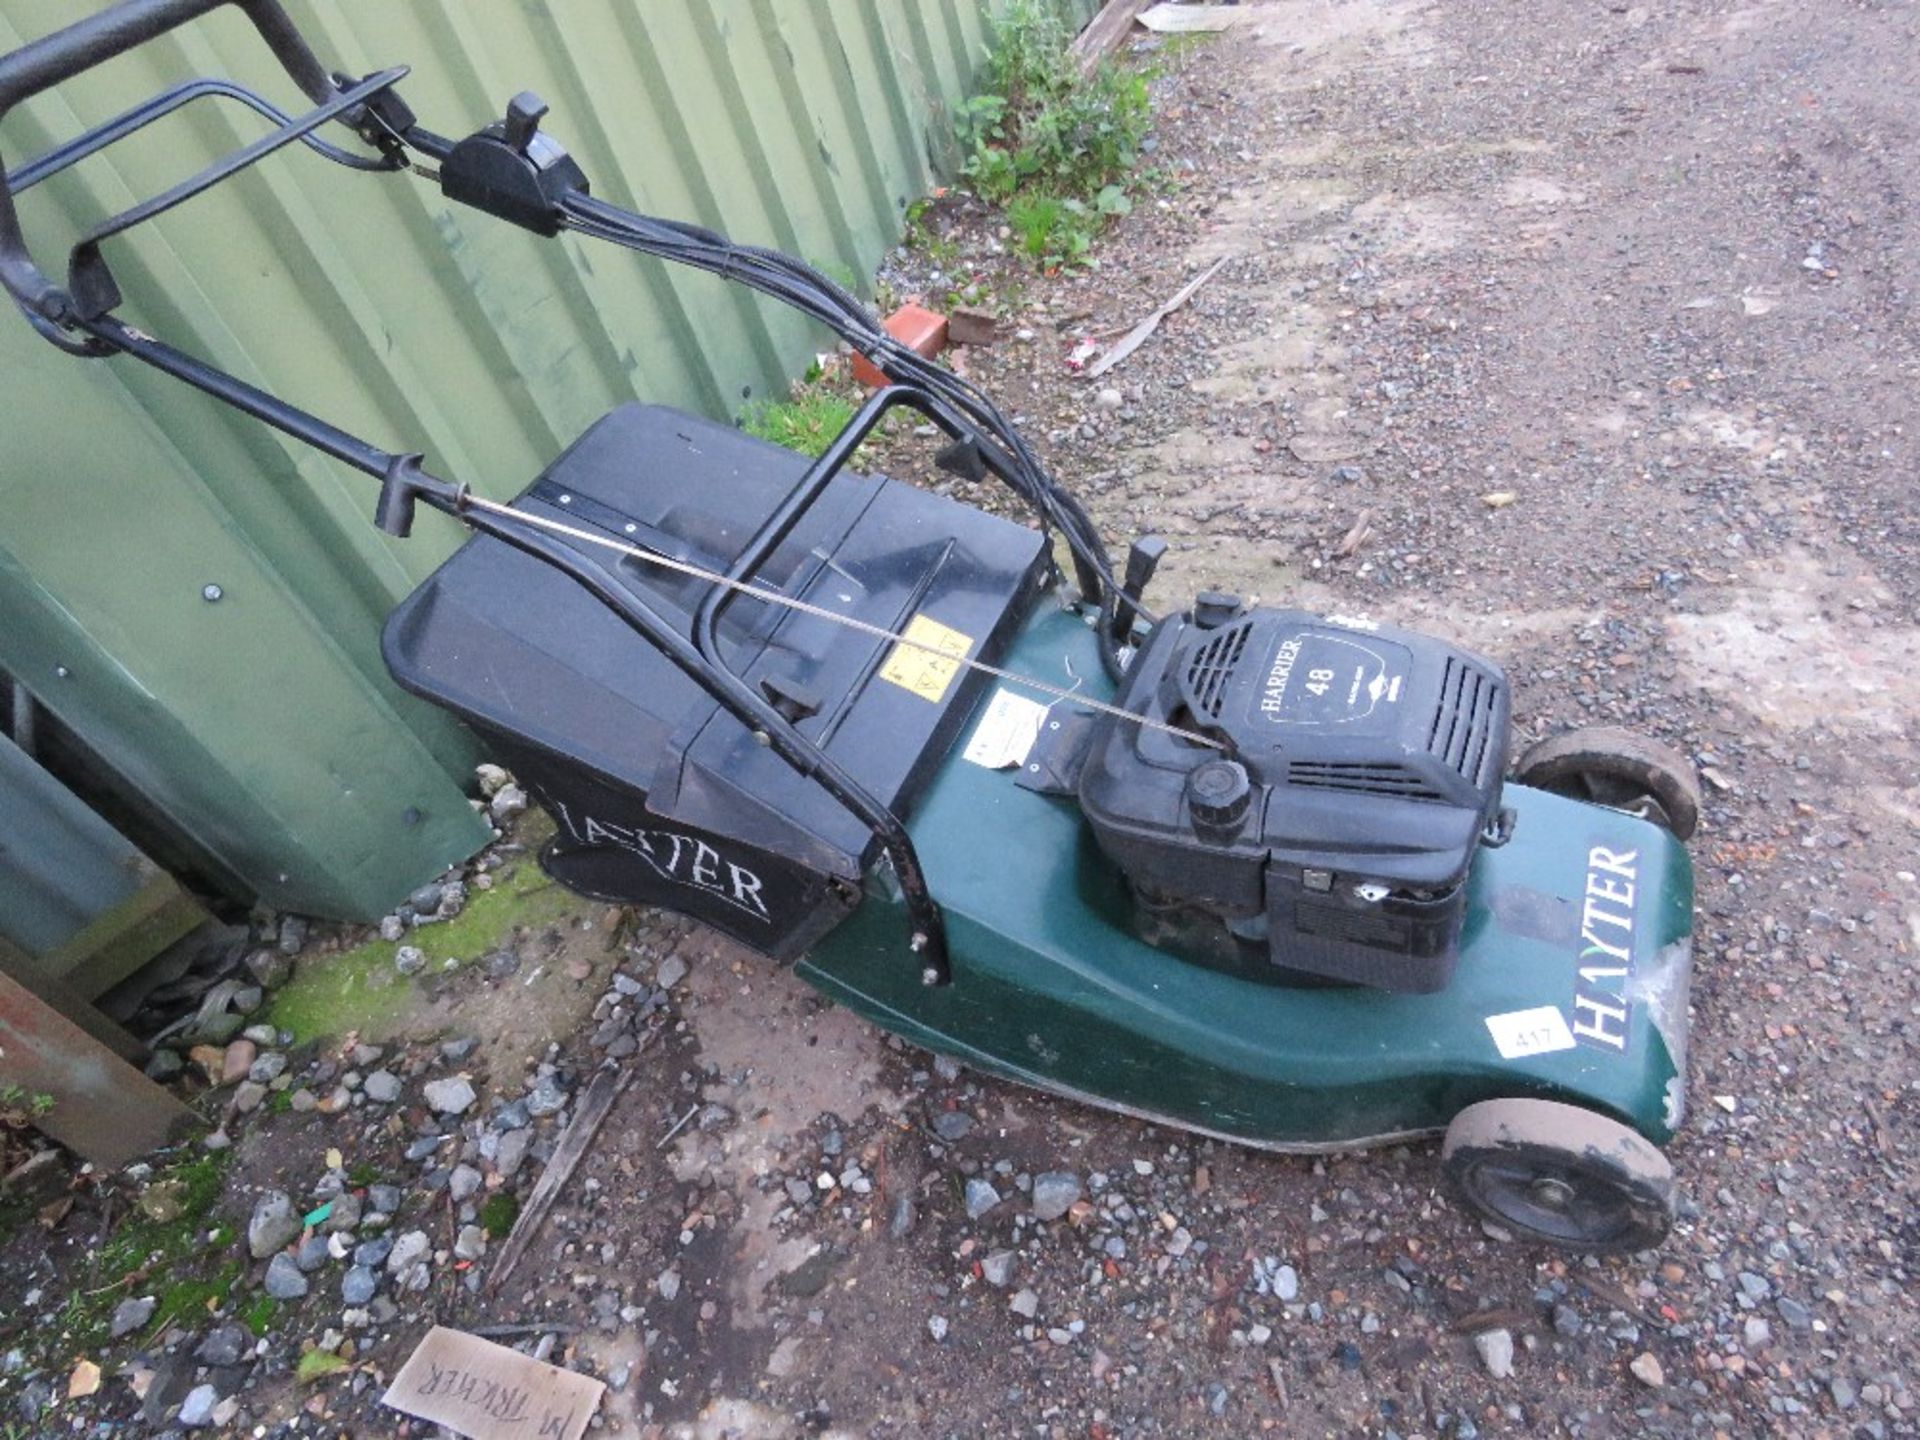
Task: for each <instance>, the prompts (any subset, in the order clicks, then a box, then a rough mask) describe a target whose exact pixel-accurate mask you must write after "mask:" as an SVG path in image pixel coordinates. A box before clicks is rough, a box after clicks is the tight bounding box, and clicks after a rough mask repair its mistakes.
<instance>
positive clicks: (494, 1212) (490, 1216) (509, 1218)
mask: <svg viewBox="0 0 1920 1440" xmlns="http://www.w3.org/2000/svg"><path fill="white" fill-rule="evenodd" d="M519 1218H520V1202H519V1201H518V1200H516V1199H515V1198H514V1197H513V1196H511V1195H509V1194H507V1192H506V1191H504V1190H496V1191H494V1192H493V1194H491V1195H489V1196H488V1197H487V1200H486V1203H485V1204H484V1205H482V1206H481V1207H480V1228H481V1229H482V1230H485V1231H486V1232H487V1235H488V1236H489V1237H490V1238H491V1239H494V1240H503V1239H505V1238H506V1236H507V1234H508V1232H509V1231H511V1230H512V1229H513V1222H514V1221H516V1220H518V1219H519Z"/></svg>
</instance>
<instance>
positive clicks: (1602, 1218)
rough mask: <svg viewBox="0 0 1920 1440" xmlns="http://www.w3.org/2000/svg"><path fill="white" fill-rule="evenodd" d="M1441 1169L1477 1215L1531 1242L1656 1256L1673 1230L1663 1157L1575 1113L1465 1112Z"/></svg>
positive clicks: (1595, 1118) (1485, 1105)
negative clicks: (1653, 1252)
mask: <svg viewBox="0 0 1920 1440" xmlns="http://www.w3.org/2000/svg"><path fill="white" fill-rule="evenodd" d="M1440 1161H1441V1164H1442V1165H1443V1166H1444V1167H1445V1168H1446V1172H1447V1174H1448V1176H1449V1177H1450V1178H1451V1179H1452V1180H1453V1182H1454V1183H1455V1184H1456V1185H1458V1186H1459V1187H1460V1189H1461V1191H1462V1192H1464V1193H1465V1195H1466V1197H1467V1199H1468V1200H1469V1201H1470V1202H1471V1203H1472V1204H1473V1207H1474V1208H1475V1209H1476V1210H1478V1211H1479V1212H1480V1213H1481V1214H1482V1215H1485V1216H1486V1217H1487V1218H1488V1219H1491V1220H1493V1221H1495V1222H1496V1223H1498V1224H1500V1225H1504V1226H1506V1227H1507V1228H1508V1229H1510V1230H1514V1231H1517V1232H1519V1233H1521V1234H1523V1235H1525V1236H1527V1237H1528V1238H1529V1239H1533V1240H1544V1241H1546V1242H1548V1243H1549V1244H1553V1245H1559V1246H1562V1247H1564V1248H1566V1249H1569V1250H1581V1251H1586V1252H1588V1253H1591V1254H1601V1255H1612V1254H1627V1253H1631V1252H1633V1251H1638V1250H1651V1249H1652V1248H1653V1247H1654V1246H1656V1245H1658V1244H1659V1243H1660V1242H1661V1241H1662V1240H1664V1239H1665V1238H1666V1236H1667V1232H1668V1231H1669V1230H1670V1229H1671V1228H1672V1227H1673V1167H1672V1166H1671V1165H1669V1164H1668V1163H1667V1158H1666V1156H1664V1155H1662V1154H1661V1153H1660V1152H1659V1151H1658V1150H1657V1149H1655V1148H1654V1147H1653V1146H1652V1145H1650V1144H1648V1143H1647V1142H1646V1141H1645V1140H1644V1139H1642V1138H1641V1137H1640V1136H1639V1135H1638V1134H1637V1133H1635V1132H1634V1131H1632V1130H1630V1129H1628V1128H1627V1127H1626V1126H1625V1125H1622V1124H1620V1123H1619V1122H1618V1121H1617V1120H1610V1119H1608V1118H1607V1117H1606V1116H1604V1115H1601V1114H1597V1113H1596V1112H1594V1111H1592V1110H1584V1109H1582V1108H1581V1107H1579V1106H1577V1105H1563V1104H1560V1103H1559V1102H1557V1101H1553V1100H1486V1101H1482V1102H1481V1103H1480V1104H1478V1105H1469V1106H1468V1107H1467V1108H1466V1109H1465V1110H1462V1111H1461V1112H1460V1113H1459V1114H1458V1115H1457V1116H1455V1117H1454V1120H1453V1123H1452V1124H1451V1125H1449V1126H1448V1127H1447V1138H1446V1141H1445V1143H1444V1144H1443V1145H1442V1146H1441V1149H1440Z"/></svg>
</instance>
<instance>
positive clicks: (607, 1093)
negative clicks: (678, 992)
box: [487, 1031, 652, 1290]
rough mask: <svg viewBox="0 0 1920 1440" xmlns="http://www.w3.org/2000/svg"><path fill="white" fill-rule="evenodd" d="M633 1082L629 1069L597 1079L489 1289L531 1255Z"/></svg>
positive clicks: (509, 1242) (507, 1246)
mask: <svg viewBox="0 0 1920 1440" xmlns="http://www.w3.org/2000/svg"><path fill="white" fill-rule="evenodd" d="M651 1033H652V1032H651V1031H649V1032H648V1033H647V1035H643V1036H641V1039H640V1048H639V1049H638V1050H636V1051H635V1052H634V1054H635V1055H636V1056H638V1055H641V1054H644V1053H646V1048H647V1040H648V1037H649V1036H650V1035H651ZM632 1078H633V1071H631V1070H628V1069H625V1068H615V1069H611V1070H602V1071H600V1073H599V1074H597V1075H595V1076H594V1077H593V1081H592V1083H591V1084H589V1085H588V1086H587V1093H586V1097H585V1098H584V1099H583V1100H581V1102H580V1108H579V1109H578V1110H575V1111H574V1112H573V1119H571V1120H569V1121H568V1122H567V1129H566V1133H565V1134H563V1135H562V1136H561V1137H560V1143H559V1144H558V1145H556V1146H554V1147H553V1158H552V1159H551V1160H549V1161H547V1168H546V1169H545V1170H542V1171H541V1172H540V1178H539V1179H538V1180H537V1181H535V1182H534V1186H533V1193H532V1194H531V1195H529V1196H528V1197H527V1203H526V1204H525V1205H524V1206H522V1207H521V1210H520V1218H519V1219H517V1220H515V1221H514V1223H513V1232H512V1233H511V1234H510V1235H508V1236H507V1243H506V1244H504V1245H502V1246H501V1247H500V1254H499V1256H498V1258H497V1259H495V1261H494V1264H493V1273H492V1274H491V1275H489V1276H488V1277H487V1288H488V1289H490V1290H492V1289H498V1288H499V1287H500V1285H502V1284H503V1283H504V1282H505V1281H506V1278H507V1276H508V1275H510V1274H512V1273H513V1267H514V1266H516V1265H518V1264H519V1263H520V1257H521V1256H523V1255H525V1254H526V1253H527V1247H528V1246H529V1245H531V1244H532V1243H533V1237H534V1236H535V1235H536V1234H538V1233H539V1230H540V1226H541V1224H542V1223H543V1222H545V1220H546V1218H547V1211H549V1210H551V1209H552V1208H553V1202H554V1200H555V1198H556V1197H557V1196H558V1195H559V1194H560V1191H561V1189H562V1188H564V1187H565V1185H566V1183H567V1180H568V1179H569V1178H570V1177H571V1176H572V1174H573V1172H574V1167H576V1166H577V1165H579V1163H580V1161H581V1159H582V1157H584V1156H585V1155H586V1153H587V1147H588V1146H589V1145H591V1144H593V1137H594V1136H595V1135H597V1134H599V1133H600V1125H601V1123H602V1122H603V1121H604V1120H605V1119H606V1118H607V1112H608V1111H610V1110H612V1109H613V1102H614V1101H615V1100H617V1099H619V1098H620V1092H621V1091H622V1090H624V1089H626V1088H627V1082H628V1081H629V1080H631V1079H632Z"/></svg>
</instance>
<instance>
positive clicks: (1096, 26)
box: [1067, 0, 1153, 75]
mask: <svg viewBox="0 0 1920 1440" xmlns="http://www.w3.org/2000/svg"><path fill="white" fill-rule="evenodd" d="M1152 3H1153V0H1107V3H1106V4H1104V5H1102V6H1101V7H1100V13H1099V14H1098V15H1096V16H1094V17H1093V19H1091V20H1089V21H1088V22H1087V28H1086V29H1084V30H1082V31H1081V32H1080V33H1079V34H1078V35H1076V36H1074V37H1073V44H1071V45H1069V46H1068V47H1067V53H1068V54H1069V55H1071V56H1072V57H1073V59H1074V61H1075V63H1077V64H1078V65H1079V67H1080V73H1081V74H1082V75H1091V74H1092V73H1093V72H1094V71H1095V70H1097V69H1099V68H1100V62H1101V61H1102V60H1104V59H1106V58H1107V56H1109V55H1111V54H1112V53H1113V52H1114V51H1116V50H1118V49H1119V48H1120V46H1121V43H1122V42H1123V41H1125V39H1126V38H1127V32H1128V31H1129V30H1131V29H1133V22H1134V20H1135V18H1136V17H1137V16H1138V15H1139V14H1140V12H1141V11H1142V10H1144V9H1146V8H1147V6H1149V5H1151V4H1152Z"/></svg>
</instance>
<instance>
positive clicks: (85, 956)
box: [40, 860, 207, 998]
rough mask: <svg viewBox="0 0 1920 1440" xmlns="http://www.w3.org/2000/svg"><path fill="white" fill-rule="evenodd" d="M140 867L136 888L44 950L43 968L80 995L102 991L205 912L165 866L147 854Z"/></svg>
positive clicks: (205, 916) (158, 950)
mask: <svg viewBox="0 0 1920 1440" xmlns="http://www.w3.org/2000/svg"><path fill="white" fill-rule="evenodd" d="M141 869H142V882H143V883H142V884H141V886H140V888H139V889H138V890H136V891H134V892H133V894H131V895H129V896H128V897H127V898H126V899H125V900H122V901H121V902H120V903H119V904H118V905H115V906H114V907H113V908H112V909H111V910H107V911H104V912H102V913H101V914H99V915H96V916H95V917H94V918H93V920H92V921H91V922H89V923H88V924H87V925H86V927H85V928H83V929H82V930H81V931H80V932H79V933H78V934H76V935H74V936H73V937H72V938H70V939H69V940H67V941H66V943H64V944H63V945H61V946H60V948H59V949H58V950H54V951H51V952H49V953H48V954H46V955H44V956H42V957H41V959H40V968H41V969H42V970H44V971H46V972H47V973H48V974H51V975H57V976H59V977H61V978H62V979H64V980H65V981H66V982H67V984H68V985H69V986H71V987H72V988H73V989H74V990H76V991H78V992H79V993H81V994H82V995H85V996H87V997H89V998H92V997H94V996H96V995H103V994H105V993H106V992H107V991H108V990H111V989H112V988H113V987H114V986H115V985H118V984H119V983H120V982H121V981H122V980H124V979H126V978H127V976H129V975H131V974H132V973H133V972H134V971H135V970H137V969H139V968H140V967H141V966H142V965H144V964H146V963H147V961H149V960H151V959H152V958H153V957H154V956H156V955H158V954H159V953H160V952H161V951H162V950H164V949H166V948H167V946H169V945H171V944H173V942H174V941H176V940H178V939H180V938H181V937H182V936H184V935H186V934H187V933H188V932H189V931H191V930H193V929H194V928H195V927H196V926H198V925H199V924H200V923H201V922H202V921H204V920H205V919H206V918H207V912H206V911H205V910H204V909H202V908H201V905H200V902H199V901H198V900H196V899H194V898H193V896H191V895H189V894H188V893H187V892H186V891H185V890H182V889H181V888H180V884H179V882H178V881H176V880H175V879H174V878H173V877H172V876H171V875H169V874H167V872H166V871H164V870H162V869H160V868H159V867H158V866H156V865H154V864H152V863H151V862H150V861H146V860H142V862H141Z"/></svg>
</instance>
